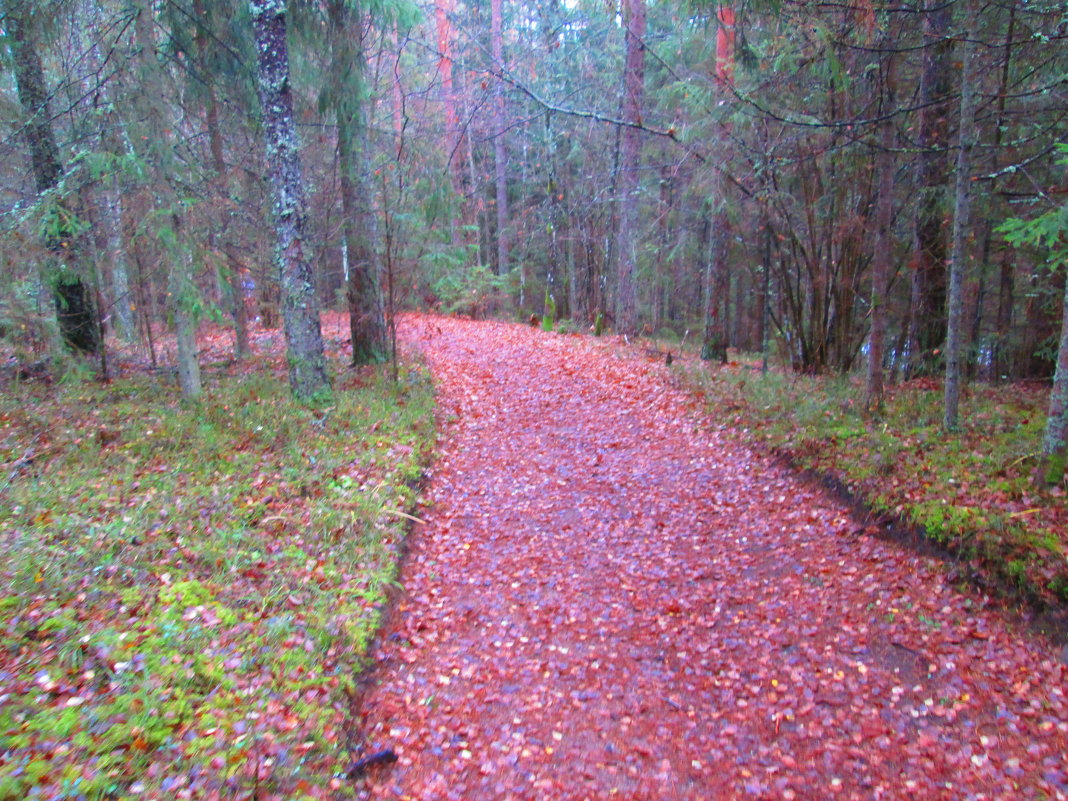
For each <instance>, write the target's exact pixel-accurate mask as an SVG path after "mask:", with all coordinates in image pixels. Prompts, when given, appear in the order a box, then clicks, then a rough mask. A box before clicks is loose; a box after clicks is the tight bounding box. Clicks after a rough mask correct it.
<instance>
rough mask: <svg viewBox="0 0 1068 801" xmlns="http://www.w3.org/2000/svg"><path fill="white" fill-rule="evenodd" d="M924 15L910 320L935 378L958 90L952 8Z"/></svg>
mask: <svg viewBox="0 0 1068 801" xmlns="http://www.w3.org/2000/svg"><path fill="white" fill-rule="evenodd" d="M923 13H924V21H923V35H924V50H923V64H922V72H921V75H920V95H919V105H920V112H919V120H918V128H919V130H918V132H917V135H916V140H917V145H918V146H919V148H920V153H919V156H918V158H917V163H916V184H917V189H918V191H919V197H918V200H917V209H916V221H915V233H914V245H913V250H914V253H913V261H912V268H913V272H912V307H911V318H910V321H909V330H910V336H909V351H910V354H909V355H910V362H911V365H912V372H914V373H930V372H932V371H933V370H934V369H935V366H936V364H937V363H938V361H939V360H938V353H939V351H940V350H941V348H942V346H943V343H944V342H945V337H946V241H945V237H944V235H943V233H942V230H943V228H944V226H945V216H946V215H945V204H946V197H945V194H946V186H947V164H948V159H947V155H946V146H947V143H946V137H947V136H948V135H949V119H948V117H949V96H950V93H951V92H952V90H953V81H952V63H951V58H952V55H953V41H952V39H951V38H950V37H949V27H950V22H951V20H952V14H953V5H952V4H951V3H944V2H942V0H926V2H925V8H924V12H923Z"/></svg>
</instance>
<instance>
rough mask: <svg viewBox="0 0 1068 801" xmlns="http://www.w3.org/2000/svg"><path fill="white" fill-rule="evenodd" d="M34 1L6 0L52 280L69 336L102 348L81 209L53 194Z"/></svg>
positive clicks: (86, 349) (56, 162)
mask: <svg viewBox="0 0 1068 801" xmlns="http://www.w3.org/2000/svg"><path fill="white" fill-rule="evenodd" d="M32 5H34V4H32V3H27V2H25V0H7V1H6V2H3V3H0V11H2V12H3V15H4V27H5V28H7V33H8V36H9V37H10V43H11V55H12V62H13V66H14V71H15V85H16V89H17V91H18V96H19V102H20V103H21V104H22V110H23V113H24V114H25V115H26V122H25V124H24V126H23V133H24V135H25V137H26V143H27V145H28V146H29V149H30V161H31V164H32V166H33V177H34V182H35V185H36V187H37V193H38V195H40V196H42V199H43V200H45V203H46V212H45V220H43V221H42V228H43V229H44V231H45V233H44V235H43V238H44V245H45V248H46V249H47V250H48V252H49V253H50V254H51V255H52V259H53V262H54V264H53V268H52V270H51V271H50V272H52V274H51V275H48V276H46V280H47V281H48V283H49V284H50V285H51V288H52V300H53V303H54V305H55V309H56V318H57V320H58V323H59V331H60V334H61V336H62V337H63V341H64V342H65V343H66V344H67V345H68V346H69V347H71V348H73V349H75V350H79V351H82V352H83V353H98V352H99V351H100V348H101V346H102V344H103V343H102V340H101V336H100V323H99V318H98V314H97V309H96V304H95V303H94V302H93V290H92V288H91V287H90V286H89V284H88V283H87V282H86V275H87V274H88V273H89V266H88V265H87V264H84V263H83V262H84V261H85V252H84V249H83V248H82V247H81V243H80V242H79V241H78V239H79V236H78V232H77V230H76V228H77V226H76V223H75V224H72V223H71V221H72V220H75V218H76V215H75V214H74V212H73V209H70V208H67V207H66V205H65V202H64V199H63V198H62V197H54V198H48V197H47V196H48V195H49V193H51V192H52V191H53V190H55V189H56V188H57V187H58V186H59V180H60V177H61V176H62V175H63V165H62V163H61V162H60V159H59V147H58V146H57V145H56V137H55V132H54V131H53V130H52V114H51V111H50V109H49V104H48V89H47V88H46V86H45V78H44V70H43V69H42V67H41V57H40V54H39V53H38V52H37V40H36V38H35V32H34V31H33V30H32V22H33V16H34V11H33V9H32V8H28V7H27V6H32Z"/></svg>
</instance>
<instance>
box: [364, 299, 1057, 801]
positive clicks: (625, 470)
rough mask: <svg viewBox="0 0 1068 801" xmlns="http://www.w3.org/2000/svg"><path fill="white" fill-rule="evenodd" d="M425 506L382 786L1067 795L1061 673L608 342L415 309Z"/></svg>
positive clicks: (370, 792) (411, 792) (399, 642)
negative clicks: (436, 444)
mask: <svg viewBox="0 0 1068 801" xmlns="http://www.w3.org/2000/svg"><path fill="white" fill-rule="evenodd" d="M404 334H405V336H406V338H407V339H408V341H409V342H410V343H412V344H415V345H417V346H418V347H420V348H421V349H422V350H423V352H424V353H425V355H426V358H427V359H428V361H429V363H430V365H431V367H432V369H433V371H434V373H435V376H436V379H437V381H438V382H439V404H440V411H441V413H442V414H443V415H445V416H446V417H449V418H451V419H450V421H449V422H448V423H447V424H446V426H445V431H444V434H445V436H444V440H443V443H442V444H443V452H442V456H441V458H440V460H439V462H438V463H437V464H436V465H435V467H434V470H433V473H432V478H431V482H430V487H429V493H430V500H431V501H432V503H433V506H432V507H431V508H430V509H429V510H428V511H427V512H426V516H427V518H428V525H427V526H425V527H422V528H421V529H420V530H419V531H418V532H417V533H416V534H415V535H413V539H412V550H411V553H410V556H409V560H408V562H407V566H406V569H405V573H404V576H403V584H404V587H405V593H404V594H403V597H402V599H401V600H400V602H399V603H398V607H397V609H396V610H395V612H394V614H393V616H392V618H391V621H390V624H389V628H388V629H387V631H386V632H385V636H384V637H383V640H382V643H381V645H380V647H379V650H378V652H377V654H376V659H377V660H378V664H377V666H376V668H375V672H374V673H373V674H372V678H373V684H372V686H371V688H370V689H369V690H368V692H367V695H366V697H365V699H364V702H363V708H362V712H363V715H364V724H363V725H364V729H363V734H364V736H365V738H366V745H367V748H368V749H369V750H375V749H378V748H385V747H391V748H393V749H394V750H395V751H396V753H397V755H398V757H399V761H398V762H397V763H396V764H395V765H392V766H390V767H386V768H381V769H375V770H372V771H371V772H370V773H369V775H368V776H367V777H366V778H364V779H360V780H359V781H360V782H361V786H362V789H361V794H362V796H363V797H365V798H397V799H467V800H472V801H473V800H474V799H480V800H489V799H605V798H612V797H616V798H625V799H719V798H723V799H729V798H738V797H756V798H769V799H771V798H775V799H780V798H783V799H790V798H798V799H816V798H818V799H822V798H829V797H836V798H857V799H872V798H875V799H878V798H924V799H933V798H945V799H963V798H990V799H993V798H1047V797H1048V798H1058V797H1059V798H1063V797H1065V794H1066V792H1068V776H1066V770H1068V766H1066V762H1065V760H1066V757H1065V753H1066V752H1068V704H1066V700H1065V678H1066V670H1065V668H1064V666H1063V665H1062V664H1061V663H1060V662H1059V661H1058V660H1057V658H1056V656H1055V654H1054V653H1053V650H1052V649H1051V648H1050V647H1049V646H1048V645H1046V644H1044V643H1042V642H1038V641H1033V640H1031V639H1028V638H1026V637H1024V636H1023V635H1021V634H1019V633H1014V632H1013V631H1011V630H1010V629H1009V628H1008V627H1007V625H1006V624H1005V623H1004V622H1003V621H1002V620H1001V619H1000V618H999V617H998V616H997V615H996V614H994V613H993V612H990V611H987V610H985V609H982V608H980V607H981V603H979V602H977V601H976V600H974V599H973V600H969V599H967V598H966V597H964V596H961V595H960V594H958V593H957V592H956V591H955V590H953V589H952V588H950V587H949V586H947V585H946V584H945V580H944V578H943V576H942V574H940V573H939V572H938V571H936V570H935V569H933V568H932V566H931V565H930V564H929V563H928V560H927V559H926V558H924V557H922V556H918V555H916V554H914V553H911V552H908V551H906V550H903V549H899V548H897V547H895V546H893V545H890V544H886V543H884V542H881V541H879V540H876V539H873V538H870V537H867V536H862V535H860V534H859V533H858V529H859V528H860V526H859V524H858V523H857V522H856V521H854V520H853V519H851V517H850V515H849V512H848V510H847V509H845V508H844V507H843V506H841V505H840V504H839V503H837V502H836V501H834V500H832V499H830V498H828V497H827V496H826V495H825V494H823V493H822V492H820V491H818V490H816V489H814V488H812V487H810V486H808V485H806V484H804V483H801V482H799V481H798V480H797V479H795V478H793V477H792V476H790V475H788V474H787V473H786V472H784V471H783V470H782V469H780V468H779V467H777V466H775V465H774V464H771V463H769V462H768V461H767V460H765V459H762V458H760V457H758V456H755V455H754V454H752V453H750V452H748V451H747V450H745V449H744V448H742V447H740V446H739V445H738V444H736V443H735V442H734V441H732V440H730V439H729V438H727V437H726V436H721V435H720V434H719V433H718V432H717V429H716V426H715V422H714V421H712V420H709V419H707V418H705V417H702V415H701V413H700V410H699V409H698V408H697V406H696V404H695V403H694V402H693V401H692V400H691V399H689V398H688V397H687V396H686V395H685V394H684V393H682V392H680V391H678V390H676V389H673V388H672V387H671V386H670V382H669V381H667V380H666V379H667V368H665V367H664V366H663V365H661V364H654V363H651V362H650V361H649V360H646V359H643V358H642V357H641V356H640V355H639V354H636V353H634V352H633V351H630V352H627V353H622V352H620V350H619V349H617V348H614V347H613V346H612V345H610V344H608V343H605V342H601V341H598V340H594V339H592V338H577V337H561V336H558V335H553V334H544V333H541V332H540V331H536V330H533V329H530V328H527V327H522V326H515V325H505V324H500V323H493V322H485V323H473V322H461V321H454V320H448V319H441V318H409V319H408V320H407V322H406V330H405V331H404Z"/></svg>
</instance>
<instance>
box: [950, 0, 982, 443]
mask: <svg viewBox="0 0 1068 801" xmlns="http://www.w3.org/2000/svg"><path fill="white" fill-rule="evenodd" d="M964 15H965V18H964V67H963V72H962V74H961V82H960V123H959V126H958V131H959V139H960V141H959V144H958V147H957V174H956V189H955V192H954V201H953V249H952V251H951V256H950V268H949V298H948V301H947V306H948V309H947V311H948V315H949V320H948V326H947V331H946V382H945V415H944V417H943V424H944V426H945V428H946V429H948V430H950V431H952V430H953V429H955V428H956V427H957V418H958V410H959V406H960V381H961V373H962V370H961V360H962V358H963V356H964V353H963V351H964V347H963V343H964V338H963V326H964V272H965V267H966V264H967V261H968V233H969V224H970V222H971V209H972V193H971V186H972V151H973V150H974V149H975V144H976V140H977V138H978V133H977V131H976V127H975V95H976V80H977V76H976V69H977V64H976V37H977V36H978V33H979V0H967V3H966V4H965V8H964Z"/></svg>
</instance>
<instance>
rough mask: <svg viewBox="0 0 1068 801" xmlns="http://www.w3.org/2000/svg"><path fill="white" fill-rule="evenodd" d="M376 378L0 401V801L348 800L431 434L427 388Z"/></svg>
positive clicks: (129, 385) (222, 382)
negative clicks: (309, 391) (364, 710)
mask: <svg viewBox="0 0 1068 801" xmlns="http://www.w3.org/2000/svg"><path fill="white" fill-rule="evenodd" d="M364 375H365V377H364V378H362V379H360V380H359V381H357V380H352V379H350V380H349V383H350V384H351V385H352V386H350V387H349V388H345V387H343V386H342V387H339V388H338V391H337V392H336V393H335V395H334V398H333V402H332V405H331V406H329V407H325V408H317V409H308V408H305V407H302V406H299V405H297V404H295V403H293V402H292V401H291V400H290V398H289V392H288V388H287V387H286V385H285V382H284V381H283V380H280V379H279V377H278V376H276V375H272V374H271V373H270V372H269V371H265V370H263V371H261V372H259V373H255V374H251V375H227V376H221V377H217V378H215V379H213V382H211V383H209V386H208V390H207V392H206V396H205V398H204V399H203V400H202V401H200V402H199V403H197V404H195V405H193V406H183V404H181V403H179V402H177V401H176V400H175V396H176V394H177V393H176V390H175V388H174V387H171V386H167V385H166V384H165V382H162V381H160V379H159V378H158V377H148V376H135V377H132V378H128V379H124V380H121V381H118V382H115V383H113V384H111V385H108V386H101V385H99V384H96V383H90V382H73V383H71V384H69V385H65V386H60V387H58V388H53V387H43V386H41V385H39V384H33V383H29V384H23V385H12V386H11V387H9V388H8V391H6V392H4V393H3V394H2V396H0V464H3V473H2V474H0V611H2V614H0V620H2V621H3V623H0V698H2V705H0V740H3V743H4V744H3V747H2V748H0V798H71V799H81V798H87V799H96V798H127V797H140V798H175V797H178V798H182V797H185V798H201V797H235V798H236V797H246V798H247V797H257V798H274V797H277V798H318V797H327V796H330V797H336V796H338V794H340V796H341V797H344V795H345V793H346V792H348V790H347V785H348V784H349V783H348V782H346V781H344V780H339V778H338V776H339V775H341V774H343V773H344V770H345V768H346V764H347V759H349V758H350V755H349V754H348V752H347V750H346V749H347V747H348V745H349V743H348V742H347V739H346V736H345V726H346V721H347V720H348V715H349V708H348V706H349V700H348V693H349V692H350V690H351V688H352V686H353V681H354V676H355V675H356V673H357V672H358V670H359V669H360V666H361V660H362V659H363V658H364V657H365V652H366V649H367V646H368V640H369V638H370V636H371V635H372V634H373V632H374V631H375V629H376V626H377V619H378V614H379V610H380V608H381V605H382V603H383V601H384V598H385V592H386V590H387V588H388V587H389V586H390V585H391V584H393V583H394V582H395V581H396V578H397V573H396V571H397V558H398V544H399V542H400V540H401V539H402V538H403V537H404V533H405V525H406V514H407V512H408V511H409V510H410V507H411V505H412V504H413V502H414V493H415V485H416V482H417V480H418V479H419V477H420V475H421V469H422V468H421V466H422V463H423V462H424V460H425V459H426V458H427V457H428V455H429V451H430V448H431V445H432V439H433V426H432V422H431V420H432V416H431V414H430V410H431V406H432V391H431V386H430V382H429V379H428V377H427V376H426V374H425V373H424V372H422V371H421V370H416V369H409V370H406V371H405V372H404V374H403V375H402V377H401V380H400V382H399V383H398V384H397V385H394V384H392V383H390V382H388V381H387V380H385V379H384V378H382V377H380V376H376V377H373V378H368V377H366V374H364ZM361 381H362V382H363V383H362V385H361Z"/></svg>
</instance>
